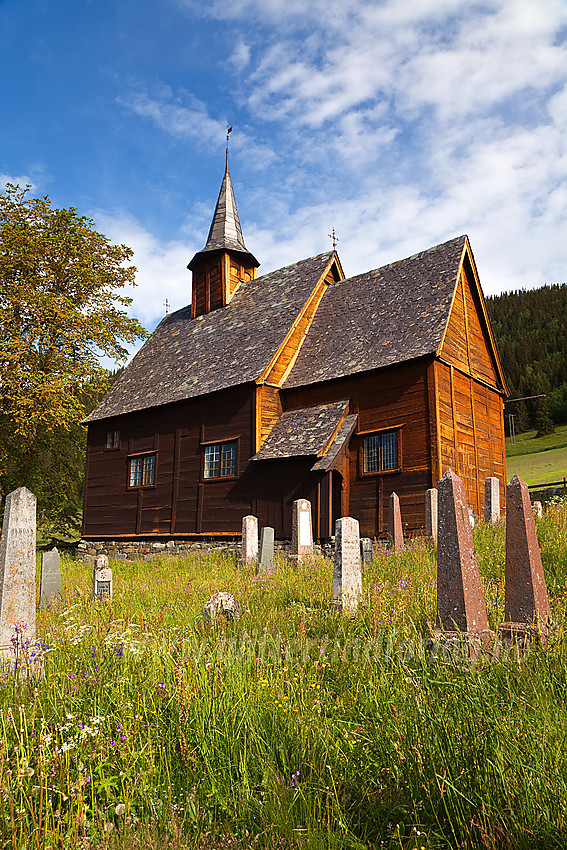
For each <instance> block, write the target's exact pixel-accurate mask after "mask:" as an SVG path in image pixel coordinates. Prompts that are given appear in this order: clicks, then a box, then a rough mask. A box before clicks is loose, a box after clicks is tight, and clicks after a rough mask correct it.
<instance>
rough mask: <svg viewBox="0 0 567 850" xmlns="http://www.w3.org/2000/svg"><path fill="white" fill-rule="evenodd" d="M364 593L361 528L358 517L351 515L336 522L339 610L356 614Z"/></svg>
mask: <svg viewBox="0 0 567 850" xmlns="http://www.w3.org/2000/svg"><path fill="white" fill-rule="evenodd" d="M361 595H362V564H361V559H360V530H359V524H358V520H357V519H353V518H352V517H350V516H347V517H342V519H338V520H337V521H336V524H335V559H334V570H333V602H334V603H335V605H337V607H338V609H339V611H341V612H344V613H345V614H355V613H356V609H357V608H358V602H359V599H360V597H361Z"/></svg>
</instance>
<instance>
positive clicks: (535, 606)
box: [499, 475, 551, 642]
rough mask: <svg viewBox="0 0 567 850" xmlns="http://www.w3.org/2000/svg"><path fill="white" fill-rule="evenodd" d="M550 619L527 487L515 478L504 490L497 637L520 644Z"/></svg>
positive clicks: (537, 631) (542, 628) (538, 631)
mask: <svg viewBox="0 0 567 850" xmlns="http://www.w3.org/2000/svg"><path fill="white" fill-rule="evenodd" d="M550 616H551V610H550V607H549V599H548V596H547V587H546V584H545V577H544V574H543V566H542V563H541V553H540V549H539V543H538V539H537V533H536V527H535V522H534V517H533V512H532V506H531V503H530V496H529V492H528V488H527V485H526V483H525V482H524V481H522V479H521V478H519V477H518V476H517V475H514V477H513V478H512V480H511V481H510V483H509V484H508V486H507V487H506V590H505V596H504V623H502V625H501V626H500V630H499V631H500V636H501V637H502V638H504V640H519V641H520V642H523V641H525V639H526V636H527V635H528V633H529V631H530V630H534V631H535V632H536V633H540V634H544V633H545V631H546V629H547V626H548V624H549V619H550Z"/></svg>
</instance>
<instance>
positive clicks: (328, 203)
mask: <svg viewBox="0 0 567 850" xmlns="http://www.w3.org/2000/svg"><path fill="white" fill-rule="evenodd" d="M0 63H1V65H2V67H1V75H2V118H3V132H2V133H1V134H0V180H1V181H2V183H5V182H6V181H7V180H10V181H12V182H14V181H15V182H20V183H26V182H27V183H31V184H33V187H34V191H35V192H36V193H38V194H41V195H43V194H48V195H49V196H50V197H51V199H52V201H53V203H54V204H55V205H56V206H75V207H77V209H78V210H79V212H80V213H82V214H86V215H89V216H91V217H92V218H94V220H95V223H96V226H97V229H98V230H100V231H102V232H104V233H106V234H107V235H108V236H110V237H111V238H112V239H113V240H115V241H120V242H125V243H126V244H128V245H130V246H131V247H132V248H133V249H134V251H135V260H134V261H135V264H136V265H137V267H138V270H139V272H138V287H137V288H136V289H135V290H133V291H132V295H133V297H134V303H133V306H132V312H133V314H135V315H137V316H138V317H139V318H140V319H141V320H142V322H143V323H144V324H145V325H146V327H148V328H150V329H152V328H153V327H154V326H155V324H156V323H157V321H159V319H160V318H161V316H162V315H163V312H164V308H163V303H164V300H165V298H167V299H168V300H169V302H170V304H171V307H172V309H177V308H179V307H181V306H184V305H185V304H187V303H188V301H189V299H190V273H189V272H188V271H187V270H186V265H187V263H188V261H189V260H190V259H191V257H192V255H193V254H194V253H195V252H196V251H197V250H199V249H200V248H202V247H203V245H204V242H205V239H206V235H207V231H208V227H209V223H210V219H211V215H212V212H213V208H214V204H215V201H216V197H217V193H218V190H219V187H220V182H221V179H222V174H223V168H224V140H225V127H226V122H227V121H230V122H231V123H232V124H233V126H234V130H233V132H232V135H231V160H230V162H231V166H230V167H231V175H232V179H233V184H234V187H235V193H236V200H237V204H238V209H239V214H240V220H241V223H242V227H243V231H244V237H245V239H246V243H247V246H248V248H249V250H250V251H252V252H253V253H254V255H255V256H256V257H258V259H259V260H260V262H261V263H262V265H261V267H260V270H259V273H260V274H262V273H264V272H267V271H270V270H272V269H274V268H277V267H279V266H282V265H285V264H287V263H291V262H294V261H295V260H297V259H300V258H302V257H307V256H310V255H312V254H316V253H320V252H321V251H325V250H327V249H328V248H329V247H330V245H331V242H330V239H329V238H328V235H327V234H329V233H330V232H331V229H332V228H333V227H334V228H335V229H336V231H337V235H338V236H339V238H340V242H339V244H338V251H339V254H340V257H341V260H342V263H343V267H344V269H345V273H346V274H347V276H348V275H351V274H356V273H358V272H362V271H366V270H368V269H371V268H375V267H377V266H380V265H383V264H385V263H388V262H392V261H395V260H397V259H401V258H402V257H405V256H408V255H409V254H412V253H415V252H417V251H420V250H423V249H425V248H427V247H430V246H432V245H435V244H438V243H439V242H443V241H445V240H446V239H449V238H451V237H452V236H455V235H457V234H460V233H468V234H469V237H470V239H471V243H472V247H473V251H474V254H475V257H476V261H477V265H478V268H479V273H480V277H481V282H482V285H483V288H484V291H485V293H487V294H488V293H496V292H500V291H502V290H507V289H514V288H517V287H533V286H538V285H541V284H543V283H555V282H564V281H566V280H567V4H566V2H565V1H564V0H481V1H480V2H476V0H466V2H465V0H403V2H402V0H231V2H226V0H222V2H221V0H211V2H207V3H204V2H197V1H196V0H26V2H23V0H0Z"/></svg>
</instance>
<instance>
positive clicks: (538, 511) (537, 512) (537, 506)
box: [532, 501, 543, 519]
mask: <svg viewBox="0 0 567 850" xmlns="http://www.w3.org/2000/svg"><path fill="white" fill-rule="evenodd" d="M532 510H533V514H534V517H535V518H536V519H541V518H542V516H543V505H542V503H541V502H538V501H535V502H534V503H533V505H532Z"/></svg>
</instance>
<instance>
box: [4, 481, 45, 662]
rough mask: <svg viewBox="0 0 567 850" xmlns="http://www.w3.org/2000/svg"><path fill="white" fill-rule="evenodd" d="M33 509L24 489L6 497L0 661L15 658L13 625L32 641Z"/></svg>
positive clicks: (31, 497) (31, 498) (30, 495)
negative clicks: (16, 625) (22, 630)
mask: <svg viewBox="0 0 567 850" xmlns="http://www.w3.org/2000/svg"><path fill="white" fill-rule="evenodd" d="M36 505H37V499H36V497H35V496H34V494H33V493H32V492H31V491H30V490H28V489H27V487H19V488H18V489H17V490H14V492H13V493H10V494H9V495H8V496H7V497H6V505H5V508H4V523H3V526H2V540H1V541H0V658H3V659H4V660H13V657H14V654H13V645H12V642H11V641H12V637H14V633H15V629H14V624H18V625H19V626H21V627H22V628H24V627H25V638H26V640H30V641H35V577H36V560H35V537H36V533H35V529H36ZM21 634H23V632H22V633H21Z"/></svg>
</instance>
